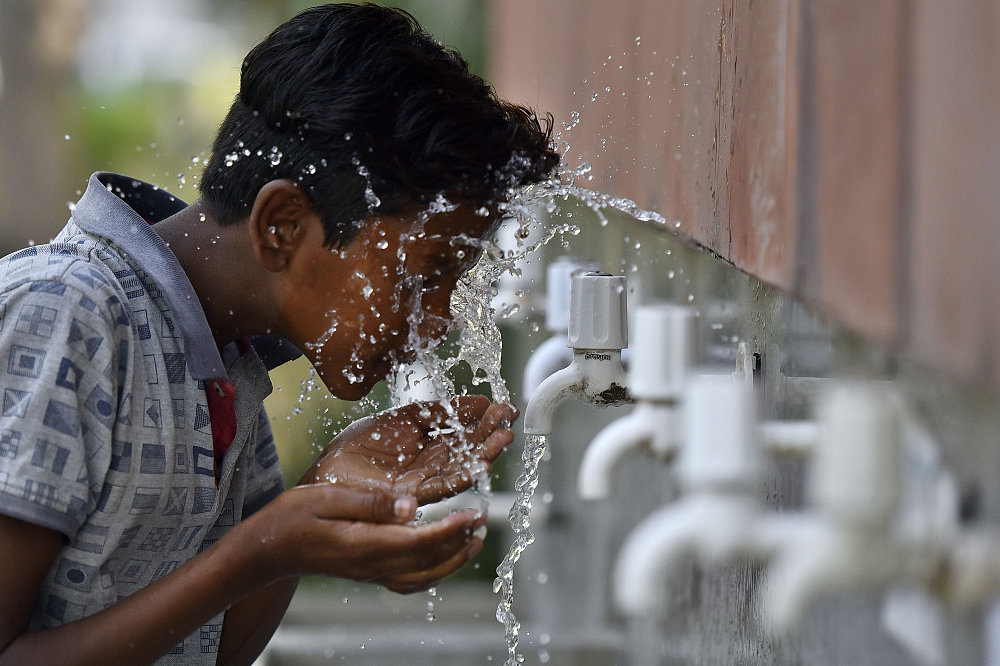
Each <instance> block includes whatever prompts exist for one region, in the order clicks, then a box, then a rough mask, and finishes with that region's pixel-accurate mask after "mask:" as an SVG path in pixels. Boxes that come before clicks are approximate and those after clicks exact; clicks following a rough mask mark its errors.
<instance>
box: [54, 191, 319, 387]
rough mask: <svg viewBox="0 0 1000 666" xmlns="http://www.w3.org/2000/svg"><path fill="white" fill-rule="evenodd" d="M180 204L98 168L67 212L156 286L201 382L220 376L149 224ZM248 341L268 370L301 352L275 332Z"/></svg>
mask: <svg viewBox="0 0 1000 666" xmlns="http://www.w3.org/2000/svg"><path fill="white" fill-rule="evenodd" d="M186 207H187V204H186V203H185V202H184V201H182V200H180V199H178V198H177V197H175V196H173V195H171V194H170V193H168V192H166V191H165V190H162V189H160V188H159V187H156V186H155V185H151V184H149V183H144V182H143V181H141V180H136V179H134V178H129V177H128V176H122V175H119V174H115V173H110V172H98V173H95V174H94V175H92V176H91V177H90V182H89V183H88V185H87V191H86V192H85V193H84V195H83V197H82V198H81V199H80V201H79V202H78V203H77V205H76V208H75V209H74V210H73V221H74V222H75V223H76V224H77V226H79V227H80V228H81V229H83V230H84V231H86V232H87V233H90V234H94V235H96V236H100V237H102V238H106V239H107V240H109V241H111V242H113V243H114V244H115V245H117V246H118V247H119V248H121V249H122V250H123V251H124V252H125V253H126V254H128V255H129V256H131V257H133V258H134V260H135V261H136V263H137V264H139V265H141V266H142V270H143V271H144V272H145V273H146V276H147V277H149V278H150V279H151V280H153V281H154V282H155V283H156V285H157V286H158V287H159V288H160V292H161V293H162V294H163V297H164V298H165V299H166V301H167V304H168V305H169V306H170V310H171V312H172V314H173V323H174V326H176V327H177V329H178V330H179V332H180V334H181V337H182V339H183V341H184V353H185V355H186V356H187V359H188V368H189V369H190V372H191V376H192V377H194V378H195V379H204V380H207V379H213V378H216V377H226V376H227V373H226V369H225V366H224V364H223V362H222V356H221V354H220V353H219V348H218V347H217V346H216V344H215V338H214V337H213V335H212V331H211V329H210V328H209V325H208V320H207V319H206V318H205V312H204V310H203V309H202V307H201V302H200V301H199V300H198V294H197V293H195V290H194V287H193V286H192V285H191V281H190V280H189V279H188V276H187V274H186V273H185V272H184V269H183V268H181V265H180V262H178V261H177V257H176V256H174V253H173V252H171V251H170V248H169V247H167V244H166V243H165V242H164V241H163V239H162V238H161V237H160V235H159V234H158V233H156V232H155V231H154V230H153V228H152V226H151V224H152V223H154V222H159V221H160V220H163V219H166V218H168V217H170V216H171V215H174V214H175V213H178V212H179V211H181V210H183V209H184V208H186ZM253 344H254V348H255V349H256V350H257V352H258V354H259V355H260V357H261V359H262V360H263V361H264V363H265V365H267V366H268V367H269V368H273V367H275V366H277V365H280V364H281V363H284V362H285V361H289V360H291V359H293V358H296V357H298V356H300V355H301V352H299V350H298V349H296V348H295V347H294V346H292V345H291V343H289V342H287V341H286V340H284V339H283V338H279V337H276V336H259V337H255V338H253Z"/></svg>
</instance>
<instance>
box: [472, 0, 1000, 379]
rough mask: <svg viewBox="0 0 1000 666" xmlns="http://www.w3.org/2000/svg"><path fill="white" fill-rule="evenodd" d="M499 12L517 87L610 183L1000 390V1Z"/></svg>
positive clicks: (917, 353)
mask: <svg viewBox="0 0 1000 666" xmlns="http://www.w3.org/2000/svg"><path fill="white" fill-rule="evenodd" d="M491 12H492V17H491V21H490V25H491V26H492V42H493V44H492V50H493V54H494V57H493V63H494V67H495V71H494V72H493V74H492V80H493V82H494V84H495V85H496V87H497V89H498V92H499V93H500V94H501V95H502V96H504V97H507V98H509V99H512V100H514V101H517V102H521V103H527V104H530V105H531V106H533V107H535V108H537V109H539V110H541V111H550V112H551V113H552V114H553V115H554V116H555V119H556V126H557V129H559V130H560V137H559V139H560V141H561V142H567V143H568V144H569V148H568V149H567V150H568V152H567V154H566V161H567V162H568V163H569V164H571V165H575V164H577V163H579V162H582V161H589V162H591V163H592V164H593V167H594V175H595V178H594V180H593V182H592V183H591V186H592V187H593V188H594V189H598V190H601V191H603V192H608V193H611V194H615V195H619V196H625V197H628V198H631V199H634V200H635V201H636V202H637V203H639V204H640V205H642V206H644V207H647V208H652V209H654V210H656V211H658V212H660V213H661V214H662V215H664V216H665V217H666V218H667V219H668V220H678V221H679V225H678V227H677V230H676V231H677V232H678V233H679V234H680V235H682V236H683V237H685V238H687V239H689V240H692V241H694V242H696V243H698V244H701V245H703V246H704V247H705V248H707V249H709V250H711V251H712V252H714V253H716V254H717V255H718V256H720V257H722V258H724V259H725V260H727V261H729V262H731V263H732V264H734V265H735V266H736V267H738V268H740V269H741V270H743V271H746V272H747V273H750V274H752V275H754V276H756V277H758V278H759V279H761V280H762V281H764V282H766V283H768V284H770V285H773V286H775V287H777V288H779V289H781V290H784V291H786V292H788V293H790V294H792V295H793V296H795V297H796V298H798V299H800V300H802V301H803V302H805V303H806V304H808V305H810V306H812V307H814V308H815V309H816V310H818V311H819V312H821V313H822V314H823V315H825V316H827V317H829V318H830V319H831V320H832V321H833V322H834V323H836V324H838V325H840V326H843V327H845V328H846V329H848V330H850V331H853V332H855V333H857V334H859V335H860V336H861V337H862V338H864V339H865V340H868V341H873V342H875V343H877V344H879V345H882V346H884V347H886V348H887V349H889V350H890V351H892V352H894V353H898V354H900V355H902V356H904V357H907V358H909V359H913V360H915V361H917V362H918V363H920V364H924V365H926V366H928V367H931V368H933V369H936V370H940V371H944V372H945V373H946V374H948V375H949V376H951V377H953V378H955V379H958V380H959V381H961V382H963V383H965V384H967V385H971V386H989V387H992V388H994V389H995V388H997V387H1000V363H998V362H997V360H996V359H997V356H998V352H1000V335H998V333H997V331H998V330H1000V296H998V293H1000V292H998V291H997V290H996V289H995V288H994V286H993V285H995V284H997V282H998V278H1000V260H998V259H997V257H998V256H1000V240H998V238H997V233H996V232H997V226H998V225H997V223H996V221H995V216H996V214H997V213H996V211H997V210H1000V205H998V204H1000V188H998V187H997V184H998V183H1000V114H997V112H996V109H997V108H998V102H1000V77H998V76H997V75H996V72H997V71H1000V2H996V1H995V0H955V1H954V2H947V3H946V2H940V1H937V2H933V1H931V0H915V1H913V2H903V1H902V0H882V1H880V2H869V1H868V0H757V1H752V0H720V1H717V2H705V1H703V0H686V1H685V0H620V1H619V2H604V1H598V0H546V1H545V2H538V1H536V0H503V1H502V2H494V3H491ZM575 113H578V114H579V121H578V123H576V124H575V126H572V125H573V124H574V122H575V121H574V115H575ZM563 123H566V126H565V127H567V128H569V129H565V128H564V125H563ZM571 126H572V127H571ZM563 145H564V147H565V144H563ZM671 226H672V225H671Z"/></svg>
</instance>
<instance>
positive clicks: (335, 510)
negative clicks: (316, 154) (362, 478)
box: [291, 483, 417, 523]
mask: <svg viewBox="0 0 1000 666" xmlns="http://www.w3.org/2000/svg"><path fill="white" fill-rule="evenodd" d="M291 490H294V491H299V490H301V491H308V492H309V493H310V495H311V496H310V497H308V498H304V499H305V500H306V501H307V502H308V506H309V507H311V509H312V513H313V515H315V516H316V517H317V518H321V519H324V520H361V521H365V522H370V523H407V522H409V521H411V520H413V518H414V517H415V516H416V513H417V500H416V498H415V497H413V496H411V495H396V494H393V493H389V492H386V491H384V490H378V489H372V490H357V489H353V488H342V487H337V486H336V485H335V484H332V483H319V484H314V485H308V486H296V487H295V488H293V489H291Z"/></svg>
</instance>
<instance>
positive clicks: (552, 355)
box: [522, 257, 598, 396]
mask: <svg viewBox="0 0 1000 666" xmlns="http://www.w3.org/2000/svg"><path fill="white" fill-rule="evenodd" d="M596 270H598V266H597V264H595V263H593V262H590V261H583V260H580V259H574V258H572V257H559V258H558V259H556V260H555V261H553V262H552V263H551V264H549V266H548V268H547V269H546V270H545V302H546V305H545V328H546V330H548V331H549V332H550V333H552V335H551V337H549V338H548V339H547V340H546V341H545V342H543V343H542V344H540V345H538V347H537V348H536V349H535V351H534V352H533V353H532V354H531V357H530V358H529V359H528V362H527V363H526V364H525V365H524V380H523V389H522V390H523V391H524V393H523V395H525V396H530V395H531V394H533V393H534V392H535V389H537V388H538V385H539V384H541V383H542V382H543V381H544V380H545V378H546V377H548V376H549V375H551V374H552V373H553V372H556V371H557V370H562V369H563V368H565V367H566V366H567V365H569V364H570V362H571V361H572V360H573V351H572V350H571V349H570V348H569V345H568V344H567V342H566V332H567V331H568V330H569V292H570V280H571V278H572V277H573V275H574V274H578V273H587V272H589V271H596Z"/></svg>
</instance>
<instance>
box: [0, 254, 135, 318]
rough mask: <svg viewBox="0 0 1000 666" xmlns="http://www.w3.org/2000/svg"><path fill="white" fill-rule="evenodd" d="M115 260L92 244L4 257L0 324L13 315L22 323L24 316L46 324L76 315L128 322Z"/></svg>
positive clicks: (0, 270)
mask: <svg viewBox="0 0 1000 666" xmlns="http://www.w3.org/2000/svg"><path fill="white" fill-rule="evenodd" d="M115 259H116V258H115V257H114V255H113V254H110V253H107V252H104V251H102V249H101V248H100V246H98V245H96V244H93V243H87V242H53V243H50V244H48V245H41V246H38V247H29V248H25V249H23V250H20V251H18V252H15V253H13V254H11V255H9V256H7V257H5V258H3V259H0V328H5V327H4V323H3V322H4V320H9V319H10V318H11V317H14V318H15V322H14V325H21V326H23V325H26V324H25V321H24V320H25V319H34V320H35V321H36V322H44V321H46V320H49V319H51V320H55V319H56V318H57V316H59V315H67V314H74V316H75V314H76V313H79V316H80V318H83V319H95V320H100V322H103V324H104V325H105V326H106V327H108V328H117V327H118V326H121V325H128V324H129V317H128V313H127V310H126V307H125V301H126V294H125V288H124V286H123V285H122V284H121V283H120V281H119V280H118V278H117V275H116V273H117V270H116V264H117V262H116V260H115ZM12 310H13V311H12ZM42 329H43V330H44V326H42ZM36 330H37V327H36Z"/></svg>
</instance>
